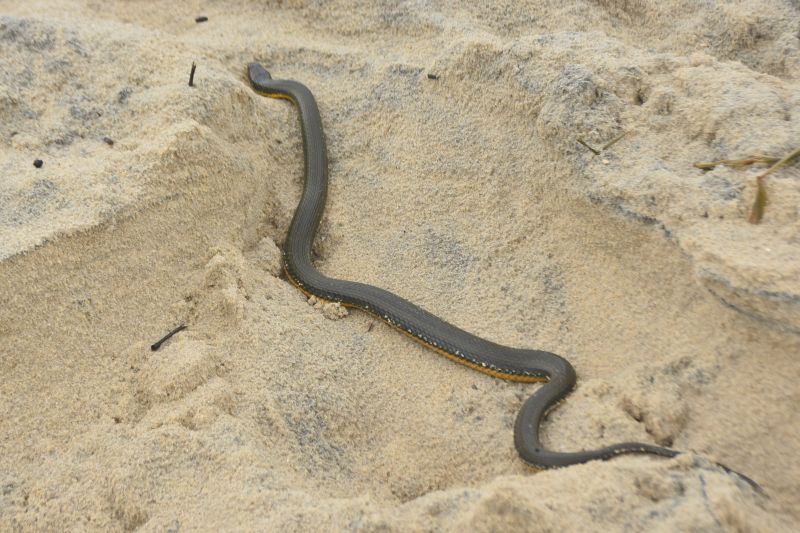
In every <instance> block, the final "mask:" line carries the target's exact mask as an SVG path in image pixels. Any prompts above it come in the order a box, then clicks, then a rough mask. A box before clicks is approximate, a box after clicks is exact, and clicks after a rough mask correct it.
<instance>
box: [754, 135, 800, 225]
mask: <svg viewBox="0 0 800 533" xmlns="http://www.w3.org/2000/svg"><path fill="white" fill-rule="evenodd" d="M799 155H800V147H798V148H795V149H794V150H792V151H791V152H789V153H788V154H786V155H785V156H783V157H782V158H781V159H780V160H779V161H778V162H777V163H775V164H774V165H772V166H771V167H769V168H768V169H767V170H766V171H764V173H762V174H760V175H758V176H757V177H756V187H757V190H756V199H755V201H754V202H753V207H752V208H751V209H750V217H749V218H748V219H747V220H748V222H750V223H751V224H758V223H759V222H761V219H762V218H763V217H764V207H765V206H766V205H767V188H766V187H765V186H764V178H766V177H767V176H768V175H769V174H772V173H773V172H775V171H776V170H778V169H779V168H781V167H785V166H786V165H788V164H789V161H791V160H792V159H794V158H795V157H797V156H799Z"/></svg>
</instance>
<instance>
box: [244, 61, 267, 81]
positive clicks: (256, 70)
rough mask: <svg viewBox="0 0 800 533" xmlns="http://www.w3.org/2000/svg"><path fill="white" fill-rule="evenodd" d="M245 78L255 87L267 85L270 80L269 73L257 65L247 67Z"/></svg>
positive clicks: (252, 64) (251, 64)
mask: <svg viewBox="0 0 800 533" xmlns="http://www.w3.org/2000/svg"><path fill="white" fill-rule="evenodd" d="M247 77H248V78H250V83H252V84H253V85H255V86H259V85H264V84H267V83H269V81H270V80H271V79H272V76H270V75H269V72H267V70H266V69H265V68H264V67H262V66H261V65H260V64H258V63H250V64H249V65H247Z"/></svg>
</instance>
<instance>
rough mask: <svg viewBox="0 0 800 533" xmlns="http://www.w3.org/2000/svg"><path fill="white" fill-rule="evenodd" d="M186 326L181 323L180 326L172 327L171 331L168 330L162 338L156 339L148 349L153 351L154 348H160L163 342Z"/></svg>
mask: <svg viewBox="0 0 800 533" xmlns="http://www.w3.org/2000/svg"><path fill="white" fill-rule="evenodd" d="M187 327H189V326H187V325H186V324H181V325H180V326H178V327H177V328H175V329H173V330H172V331H170V332H169V333H167V334H166V335H164V336H163V337H162V338H160V339H159V340H157V341H156V342H155V343H153V345H152V346H150V349H151V350H153V351H154V352H155V351H156V350H158V349H159V348H161V345H162V344H164V343H165V342H166V341H167V340H169V338H170V337H172V336H173V335H175V334H176V333H178V332H179V331H183V330H185V329H186V328H187Z"/></svg>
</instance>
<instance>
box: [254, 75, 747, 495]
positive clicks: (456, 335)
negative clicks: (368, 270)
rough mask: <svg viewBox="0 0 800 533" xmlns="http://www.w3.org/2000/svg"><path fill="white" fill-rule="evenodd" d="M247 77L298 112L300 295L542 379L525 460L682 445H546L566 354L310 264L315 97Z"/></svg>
mask: <svg viewBox="0 0 800 533" xmlns="http://www.w3.org/2000/svg"><path fill="white" fill-rule="evenodd" d="M248 77H249V79H250V83H251V85H252V87H253V89H254V90H255V91H256V92H257V93H259V94H261V95H264V96H268V97H272V98H284V99H287V100H290V101H291V102H293V103H294V104H295V105H296V106H297V109H298V110H299V113H300V125H301V128H302V134H303V151H304V158H305V183H304V186H303V193H302V196H301V198H300V203H299V205H298V206H297V210H296V211H295V213H294V218H293V219H292V223H291V225H290V227H289V232H288V235H287V237H286V241H285V244H284V248H283V255H284V267H285V271H286V274H287V276H288V278H289V280H290V281H291V282H292V283H293V284H294V285H296V286H297V287H298V288H299V289H300V290H301V291H303V292H304V293H306V295H314V296H317V297H319V298H321V299H324V300H329V301H333V302H340V303H341V304H342V305H345V306H348V307H356V308H359V309H362V310H364V311H367V312H368V313H371V314H373V315H375V316H377V317H379V318H381V319H383V320H384V321H386V322H387V323H388V324H389V325H391V326H393V327H395V328H397V329H399V330H401V331H403V332H404V333H406V334H408V335H409V336H411V337H412V338H413V339H414V340H416V341H418V342H420V343H422V344H423V345H425V346H426V347H428V348H430V349H432V350H434V351H435V352H437V353H439V354H441V355H444V356H445V357H447V358H449V359H452V360H454V361H456V362H458V363H461V364H464V365H466V366H468V367H470V368H473V369H475V370H478V371H480V372H483V373H485V374H489V375H491V376H495V377H498V378H502V379H506V380H510V381H523V382H537V381H538V382H543V386H542V387H541V388H540V389H539V390H537V391H536V392H535V393H534V394H533V395H532V396H531V397H530V398H528V399H527V400H526V401H525V403H524V404H523V406H522V408H521V409H520V411H519V413H518V415H517V418H516V422H515V425H514V444H515V446H516V449H517V452H518V453H519V455H520V457H521V458H522V460H523V461H525V462H526V463H528V464H529V465H531V466H534V467H538V468H557V467H564V466H569V465H574V464H579V463H585V462H587V461H592V460H596V459H603V460H604V459H610V458H612V457H615V456H617V455H620V454H626V453H645V454H653V455H659V456H663V457H674V456H676V455H678V454H679V453H680V452H678V451H676V450H672V449H669V448H664V447H661V446H655V445H652V444H647V443H641V442H624V443H620V444H614V445H611V446H606V447H603V448H599V449H596V450H584V451H578V452H557V451H552V450H548V449H546V448H545V447H544V446H542V444H541V441H540V438H539V426H540V423H541V421H542V419H543V418H545V416H546V415H547V412H548V410H550V409H551V408H553V407H554V406H556V404H558V402H560V401H561V400H562V399H564V398H565V397H566V396H567V395H568V394H569V393H570V392H571V391H572V389H573V387H574V386H575V380H576V375H575V370H574V369H573V367H572V365H571V364H570V363H569V361H567V360H566V359H564V358H563V357H560V356H558V355H556V354H554V353H551V352H546V351H542V350H529V349H519V348H511V347H508V346H502V345H500V344H495V343H493V342H490V341H488V340H486V339H483V338H480V337H477V336H475V335H472V334H471V333H468V332H466V331H464V330H462V329H460V328H458V327H456V326H454V325H452V324H449V323H447V322H445V321H444V320H442V319H441V318H439V317H437V316H434V315H433V314H431V313H429V312H427V311H425V310H424V309H421V308H420V307H418V306H416V305H414V304H413V303H411V302H409V301H407V300H405V299H403V298H401V297H399V296H397V295H395V294H392V293H391V292H388V291H386V290H383V289H380V288H378V287H374V286H372V285H366V284H363V283H357V282H354V281H346V280H340V279H334V278H330V277H327V276H325V275H323V274H322V273H320V272H319V271H318V270H317V269H316V268H314V265H313V263H312V260H311V247H312V243H313V241H314V236H315V235H316V232H317V228H318V226H319V222H320V219H321V217H322V212H323V210H324V208H325V199H326V195H327V186H328V161H327V152H326V148H325V139H324V137H323V133H322V120H321V118H320V113H319V109H318V107H317V103H316V101H315V99H314V96H313V95H312V93H311V91H310V90H309V89H308V88H307V87H306V86H305V85H303V84H302V83H299V82H296V81H291V80H275V79H272V77H271V76H270V74H269V73H268V72H267V71H266V70H265V69H264V68H263V67H262V66H261V65H259V64H257V63H251V64H250V65H249V66H248ZM726 470H729V469H727V468H726ZM742 477H744V478H745V479H746V480H747V481H749V482H751V483H753V482H752V481H751V480H749V479H748V478H747V477H745V476H742Z"/></svg>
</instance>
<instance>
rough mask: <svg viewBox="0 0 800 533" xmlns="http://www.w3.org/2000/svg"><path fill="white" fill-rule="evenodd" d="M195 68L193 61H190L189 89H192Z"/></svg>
mask: <svg viewBox="0 0 800 533" xmlns="http://www.w3.org/2000/svg"><path fill="white" fill-rule="evenodd" d="M196 68H197V65H196V64H195V62H194V61H192V71H191V72H190V73H189V87H194V70H195V69H196Z"/></svg>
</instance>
